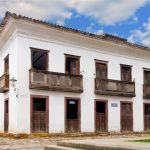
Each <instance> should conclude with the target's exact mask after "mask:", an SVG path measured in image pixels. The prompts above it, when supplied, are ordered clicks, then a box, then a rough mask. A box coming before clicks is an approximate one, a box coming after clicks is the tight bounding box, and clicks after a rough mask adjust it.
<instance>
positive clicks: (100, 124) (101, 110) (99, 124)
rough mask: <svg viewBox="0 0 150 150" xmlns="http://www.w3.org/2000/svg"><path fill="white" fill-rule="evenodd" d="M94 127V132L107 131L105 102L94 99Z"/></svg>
mask: <svg viewBox="0 0 150 150" xmlns="http://www.w3.org/2000/svg"><path fill="white" fill-rule="evenodd" d="M95 107H96V108H95V111H96V112H95V114H96V118H95V127H96V132H106V131H107V103H106V102H100V101H96V106H95Z"/></svg>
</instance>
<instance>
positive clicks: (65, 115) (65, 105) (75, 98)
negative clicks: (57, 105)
mask: <svg viewBox="0 0 150 150" xmlns="http://www.w3.org/2000/svg"><path fill="white" fill-rule="evenodd" d="M68 99H74V100H78V116H79V132H81V99H80V98H77V97H65V100H64V110H65V111H64V112H65V113H64V119H65V120H64V127H65V128H64V129H65V133H67V132H66V131H67V130H66V129H67V125H66V120H67V100H68Z"/></svg>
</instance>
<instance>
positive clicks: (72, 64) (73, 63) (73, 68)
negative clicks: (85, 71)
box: [70, 59, 79, 75]
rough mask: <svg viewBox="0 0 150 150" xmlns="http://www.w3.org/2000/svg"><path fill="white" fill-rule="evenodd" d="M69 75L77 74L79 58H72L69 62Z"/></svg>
mask: <svg viewBox="0 0 150 150" xmlns="http://www.w3.org/2000/svg"><path fill="white" fill-rule="evenodd" d="M70 70H71V75H79V60H78V59H72V60H71V62H70Z"/></svg>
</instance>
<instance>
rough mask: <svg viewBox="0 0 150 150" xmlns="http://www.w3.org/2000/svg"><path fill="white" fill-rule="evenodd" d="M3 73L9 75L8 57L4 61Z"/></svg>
mask: <svg viewBox="0 0 150 150" xmlns="http://www.w3.org/2000/svg"><path fill="white" fill-rule="evenodd" d="M4 72H5V73H9V55H7V56H6V58H5V59H4Z"/></svg>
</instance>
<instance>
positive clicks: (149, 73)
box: [144, 70, 150, 85]
mask: <svg viewBox="0 0 150 150" xmlns="http://www.w3.org/2000/svg"><path fill="white" fill-rule="evenodd" d="M144 84H147V85H150V70H144Z"/></svg>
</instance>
